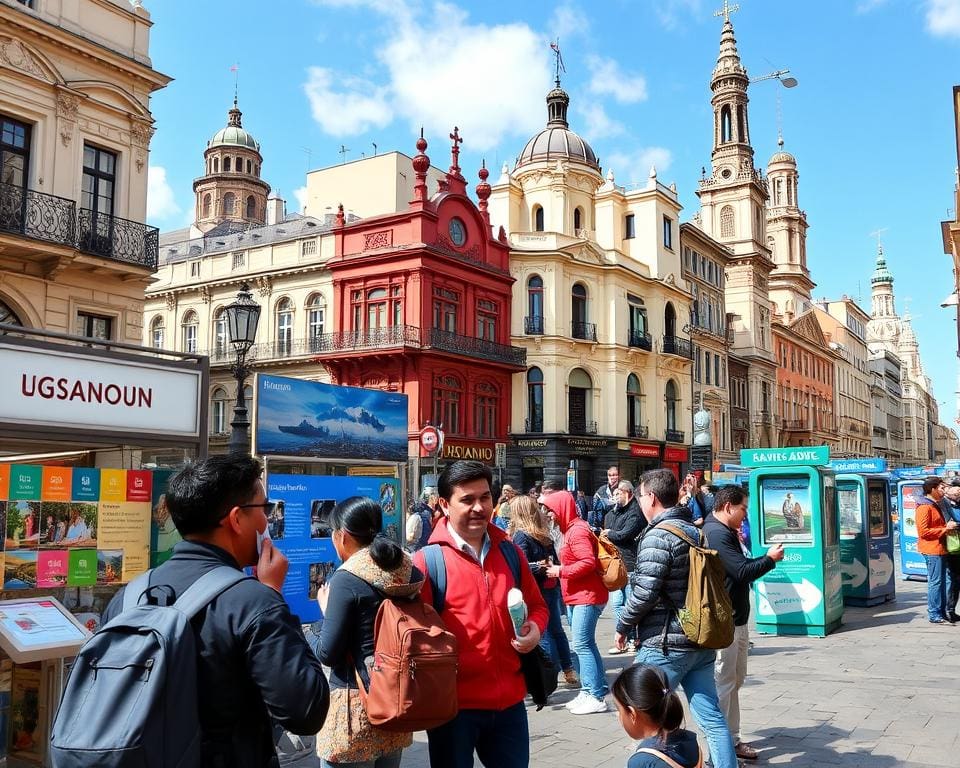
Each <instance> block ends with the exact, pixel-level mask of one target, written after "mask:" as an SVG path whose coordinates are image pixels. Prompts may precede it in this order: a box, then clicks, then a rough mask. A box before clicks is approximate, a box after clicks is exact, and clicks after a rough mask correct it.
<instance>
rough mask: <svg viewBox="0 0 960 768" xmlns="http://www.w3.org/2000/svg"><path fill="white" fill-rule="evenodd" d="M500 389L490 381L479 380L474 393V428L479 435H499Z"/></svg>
mask: <svg viewBox="0 0 960 768" xmlns="http://www.w3.org/2000/svg"><path fill="white" fill-rule="evenodd" d="M499 406H500V390H499V389H498V388H497V386H496V385H495V384H494V383H493V382H490V381H481V382H478V383H477V385H476V388H475V390H474V393H473V429H474V432H475V433H476V435H477V437H488V438H492V437H496V436H497V412H498V410H499Z"/></svg>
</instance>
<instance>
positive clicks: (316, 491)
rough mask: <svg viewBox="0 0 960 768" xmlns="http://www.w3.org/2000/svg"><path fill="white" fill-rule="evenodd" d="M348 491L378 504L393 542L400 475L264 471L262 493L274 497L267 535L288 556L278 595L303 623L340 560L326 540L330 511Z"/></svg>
mask: <svg viewBox="0 0 960 768" xmlns="http://www.w3.org/2000/svg"><path fill="white" fill-rule="evenodd" d="M351 496H367V497H369V498H371V499H374V500H375V501H376V502H377V503H379V504H380V509H381V511H382V513H383V524H382V528H381V530H382V532H383V533H384V534H385V535H386V536H388V537H390V538H391V539H393V540H394V541H395V542H397V543H398V544H399V543H401V538H400V528H401V522H402V510H401V509H400V507H399V505H400V481H399V480H397V479H395V478H387V477H342V476H341V477H333V476H321V475H270V476H269V477H268V479H267V498H269V499H270V500H271V501H277V502H279V503H278V504H277V509H276V511H275V512H274V513H273V515H271V517H270V518H268V520H267V527H268V530H269V532H270V538H271V539H272V540H273V543H274V545H275V546H276V547H277V548H278V549H279V550H280V551H281V552H283V554H284V555H286V557H287V559H288V560H289V561H290V569H289V570H288V571H287V578H286V581H285V582H284V584H283V596H284V599H285V600H286V601H287V603H288V604H289V606H290V610H291V611H292V612H293V613H294V614H296V615H297V616H298V617H299V618H300V621H302V622H304V623H308V622H312V621H316V620H317V619H319V618H320V608H319V606H318V605H317V590H318V589H319V588H320V587H321V586H322V585H323V584H324V583H326V581H327V579H328V578H329V577H330V574H332V573H333V571H334V570H336V568H337V566H338V565H339V564H340V560H339V558H338V557H337V553H336V551H335V550H334V548H333V543H332V542H331V541H330V533H331V529H330V522H329V521H330V512H331V511H333V508H334V507H335V506H336V505H337V503H339V502H341V501H343V500H344V499H347V498H349V497H351Z"/></svg>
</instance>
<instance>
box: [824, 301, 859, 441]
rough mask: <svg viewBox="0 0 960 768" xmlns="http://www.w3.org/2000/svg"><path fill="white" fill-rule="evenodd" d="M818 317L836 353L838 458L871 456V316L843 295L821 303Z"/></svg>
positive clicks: (830, 345)
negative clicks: (869, 333) (867, 337)
mask: <svg viewBox="0 0 960 768" xmlns="http://www.w3.org/2000/svg"><path fill="white" fill-rule="evenodd" d="M814 312H815V317H816V319H817V322H818V323H819V324H820V329H821V330H822V331H823V335H824V338H825V339H826V341H827V343H828V345H829V347H830V348H831V349H832V350H833V351H834V352H835V353H836V355H837V361H836V369H835V373H834V382H835V387H834V389H835V392H834V398H833V411H834V420H835V423H836V429H837V437H838V439H839V448H838V450H837V451H836V455H837V456H838V457H850V458H853V457H868V456H872V455H873V453H872V442H871V441H872V422H871V417H870V405H871V404H870V387H871V384H872V380H873V376H872V374H871V373H870V352H869V350H868V348H867V341H866V335H867V323H868V322H869V321H870V315H868V314H867V313H866V312H864V310H862V309H861V308H860V307H859V306H858V305H857V303H856V302H855V301H854V300H853V299H850V298H847V297H846V296H844V297H843V298H842V299H840V300H839V301H818V302H816V305H815V309H814Z"/></svg>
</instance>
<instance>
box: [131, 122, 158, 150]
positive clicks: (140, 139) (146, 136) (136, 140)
mask: <svg viewBox="0 0 960 768" xmlns="http://www.w3.org/2000/svg"><path fill="white" fill-rule="evenodd" d="M153 134H154V128H153V126H151V125H146V124H144V123H134V124H133V127H132V128H130V141H131V143H133V144H134V145H135V146H137V147H143V148H144V149H146V148H147V147H149V146H150V139H152V138H153Z"/></svg>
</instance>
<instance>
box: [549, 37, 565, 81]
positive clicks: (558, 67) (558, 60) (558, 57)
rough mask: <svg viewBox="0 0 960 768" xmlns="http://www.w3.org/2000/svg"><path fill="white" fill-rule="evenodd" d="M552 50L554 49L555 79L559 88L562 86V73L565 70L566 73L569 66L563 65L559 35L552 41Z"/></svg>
mask: <svg viewBox="0 0 960 768" xmlns="http://www.w3.org/2000/svg"><path fill="white" fill-rule="evenodd" d="M550 50H551V51H553V58H554V63H553V80H554V82H555V83H556V85H557V88H559V87H560V73H561V72H563V73H564V74H566V72H567V68H566V67H565V66H563V54H561V53H560V38H559V37H558V38H557V39H556V40H554V41H553V42H552V43H550Z"/></svg>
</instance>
